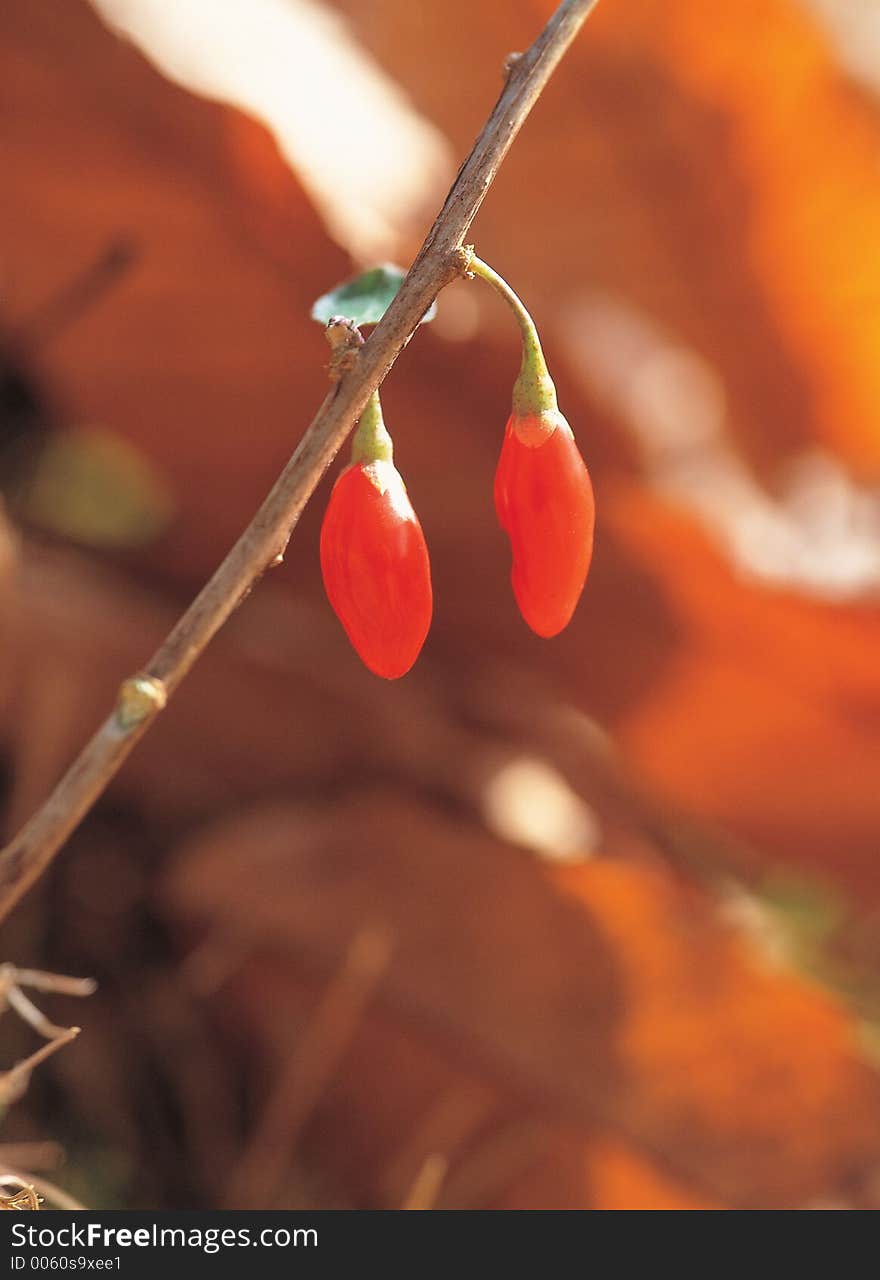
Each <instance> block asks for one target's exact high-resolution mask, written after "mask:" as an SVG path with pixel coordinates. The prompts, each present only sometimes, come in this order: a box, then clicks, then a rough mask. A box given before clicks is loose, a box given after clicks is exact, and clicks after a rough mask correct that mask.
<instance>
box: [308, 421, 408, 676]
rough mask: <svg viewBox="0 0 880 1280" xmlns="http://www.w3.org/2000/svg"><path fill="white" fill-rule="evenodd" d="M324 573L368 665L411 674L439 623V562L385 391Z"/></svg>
mask: <svg viewBox="0 0 880 1280" xmlns="http://www.w3.org/2000/svg"><path fill="white" fill-rule="evenodd" d="M321 572H322V574H323V578H324V588H325V590H326V592H327V598H328V599H329V601H330V603H331V605H332V606H333V609H334V610H335V612H336V616H337V617H338V618H339V621H340V622H341V623H342V625H343V627H344V628H345V632H346V634H347V636H348V638H349V640H350V641H351V643H352V645H353V647H354V649H355V650H356V651H357V653H358V654H359V656H360V658H361V660H362V661H363V663H364V664H365V666H367V667H369V669H370V670H371V671H373V672H374V673H375V674H376V675H378V676H383V677H384V678H385V679H386V680H396V679H397V678H398V677H399V676H402V675H405V674H406V672H407V671H409V669H410V667H411V666H412V665H413V663H414V662H415V660H416V658H417V657H418V656H419V652H420V651H421V648H422V645H423V644H424V642H425V637H426V636H427V634H428V629H429V627H430V625H431V612H432V592H431V567H430V561H429V559H428V548H427V546H426V543H425V536H424V534H423V532H422V527H421V525H420V524H419V521H418V517H417V516H416V513H415V511H414V510H413V508H412V504H411V503H410V500H409V497H408V495H407V492H406V486H405V484H404V483H403V479H402V477H401V475H400V473H399V472H398V470H397V468H396V467H395V466H394V462H393V459H392V450H391V438H390V436H389V435H388V433H387V431H386V430H385V427H384V423H383V422H382V417H381V409H380V408H379V402H378V397H374V398H373V400H371V401H370V404H369V405H368V408H367V410H365V412H364V415H363V416H362V418H361V424H360V427H359V429H358V432H357V434H356V436H355V442H354V447H353V450H352V462H351V464H350V465H349V466H348V467H346V468H345V470H344V471H343V472H342V473H341V475H340V476H339V478H338V480H337V481H336V483H335V485H334V486H333V491H332V493H331V495H330V502H329V504H328V506H327V512H326V514H325V516H324V523H323V525H322V527H321Z"/></svg>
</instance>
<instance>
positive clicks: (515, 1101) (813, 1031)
mask: <svg viewBox="0 0 880 1280" xmlns="http://www.w3.org/2000/svg"><path fill="white" fill-rule="evenodd" d="M551 9H552V5H551V4H550V3H547V2H545V0H516V3H510V2H509V0H508V3H503V4H502V3H501V2H500V0H483V3H481V4H478V5H474V4H473V3H462V2H460V0H443V3H440V0H425V2H423V3H419V4H412V3H410V2H409V0H376V2H371V0H358V2H357V3H354V2H353V0H324V2H319V0H222V2H221V0H178V2H177V3H176V4H173V5H170V4H167V3H163V0H93V2H92V3H88V0H5V3H4V4H2V5H0V114H2V127H0V171H2V174H3V180H2V199H0V416H2V422H0V482H2V486H3V490H4V495H5V505H6V512H7V515H6V519H5V523H4V527H3V530H2V538H0V624H2V633H3V635H2V655H3V657H2V663H0V686H2V687H0V693H2V711H0V732H2V783H3V788H2V798H3V815H4V823H5V827H6V829H7V831H9V832H11V831H12V830H14V829H16V828H17V827H18V826H19V825H20V824H21V822H22V821H23V820H24V819H25V818H26V817H27V816H28V815H29V814H30V813H31V812H32V811H33V810H34V808H35V807H36V806H37V805H38V804H39V803H40V802H41V800H42V799H43V798H44V797H45V795H46V794H47V792H48V790H49V789H50V788H51V785H52V784H53V782H54V781H55V779H56V778H57V777H58V776H59V774H60V772H61V771H62V770H63V768H64V767H65V766H66V765H67V764H68V763H69V761H70V760H71V759H72V758H73V757H74V755H75V754H76V752H77V751H78V749H79V748H80V746H81V745H82V743H83V742H84V741H85V739H86V737H87V736H88V735H89V734H90V733H91V731H92V730H93V728H94V727H95V726H96V725H97V723H98V722H99V720H100V719H101V718H102V717H103V715H104V714H105V713H106V709H107V707H108V706H109V705H110V703H111V701H112V699H113V697H114V695H115V690H116V688H117V686H118V684H119V682H120V680H121V679H122V678H123V677H124V676H126V675H128V674H129V673H131V672H133V671H135V670H136V669H137V668H138V667H139V666H140V665H141V664H142V663H143V662H144V660H145V659H146V658H147V657H148V656H149V654H150V653H151V652H152V651H153V649H154V648H155V646H156V644H157V642H158V641H159V640H160V639H161V637H162V636H163V635H164V633H165V632H166V630H167V629H168V627H169V626H170V624H171V623H172V621H173V620H174V619H175V617H176V616H177V615H178V613H179V612H180V611H181V609H182V608H183V607H184V606H185V604H186V603H187V602H188V601H189V599H191V597H192V595H193V594H194V592H195V591H196V590H197V589H198V587H199V586H200V585H201V583H202V582H203V581H204V579H205V578H206V576H207V575H208V574H209V573H210V572H211V571H212V570H213V568H214V567H215V565H216V564H217V563H218V561H219V559H220V558H221V557H222V555H223V554H224V553H225V551H226V549H227V548H228V546H229V545H230V544H231V543H232V541H233V540H234V538H235V537H236V535H237V534H238V532H239V531H240V529H241V528H242V527H243V526H244V524H245V523H246V522H247V520H248V519H249V518H250V516H251V514H252V513H253V511H254V509H255V507H256V506H257V504H258V502H259V501H260V499H261V498H262V496H263V494H264V492H265V491H266V490H267V488H268V487H269V485H270V484H271V483H272V481H273V479H274V477H275V475H276V474H277V472H278V471H279V469H280V467H281V466H282V465H283V463H284V461H285V460H286V458H287V457H288V455H289V454H290V452H291V450H292V448H293V447H294V446H295V445H296V442H297V440H298V439H299V437H300V436H301V434H302V432H303V430H304V429H305V427H306V425H307V423H308V421H309V420H310V418H311V416H312V414H313V412H314V411H315V409H316V407H317V405H318V404H319V403H320V401H321V399H322V398H323V396H324V394H325V390H326V385H327V383H326V364H327V358H328V351H327V348H326V344H325V342H324V338H323V336H322V333H321V330H320V326H318V325H316V324H315V323H314V322H313V321H311V320H310V319H309V308H310V306H311V303H312V301H313V300H314V299H315V298H316V297H317V296H318V295H319V294H321V293H323V292H324V291H325V290H326V289H328V288H330V287H331V286H333V285H334V284H336V283H337V282H338V281H340V280H342V279H344V278H345V277H346V276H348V275H350V274H352V273H353V272H355V271H357V270H360V269H361V268H362V267H364V266H369V265H372V264H374V263H376V262H381V261H386V260H394V261H397V262H400V263H402V264H404V265H406V264H407V263H408V262H409V261H410V260H411V258H412V256H413V254H414V253H415V251H416V250H417V248H418V246H419V243H420V242H421V239H422V237H423V236H424V234H425V232H426V230H427V228H428V226H429V225H430V222H431V220H432V218H433V216H434V213H435V212H436V210H437V208H438V207H439V205H440V203H441V201H442V199H443V196H444V195H445V192H446V190H447V188H448V186H449V184H450V182H451V180H452V178H453V176H454V173H455V170H456V168H457V166H458V164H459V162H460V160H461V159H462V158H463V156H464V155H465V154H466V153H467V151H468V149H469V147H470V145H471V143H472V141H473V139H474V137H475V135H476V134H477V132H478V131H479V129H480V128H481V126H482V124H483V122H484V120H485V117H486V116H487V114H488V112H489V110H490V108H491V106H492V104H493V103H494V101H495V98H496V96H497V93H498V91H499V89H500V85H501V76H502V66H503V62H504V59H505V57H506V56H507V54H508V53H509V52H511V51H513V50H518V49H522V48H524V47H525V46H526V45H527V44H528V43H530V41H531V40H532V39H533V38H534V36H535V35H536V34H537V32H538V30H539V29H540V27H541V26H542V25H543V23H544V22H545V21H546V19H547V17H548V16H549V13H550V12H551ZM464 33H466V38H464ZM878 66H880V22H878V9H877V6H876V4H874V3H873V2H872V0H742V2H741V3H739V4H737V5H729V6H717V5H706V4H703V3H700V2H699V0H662V3H661V2H660V0H643V2H642V3H641V4H638V5H632V4H627V3H624V2H623V0H603V2H602V4H600V6H599V7H598V9H597V11H596V13H595V15H594V16H593V17H592V18H591V19H590V21H589V22H588V23H587V25H586V27H585V29H584V31H583V32H582V34H581V36H580V37H579V39H578V41H577V43H576V44H575V46H574V47H573V49H572V50H571V52H570V53H569V55H568V57H567V58H566V60H565V62H564V63H563V65H562V66H561V68H560V69H559V71H558V72H557V74H556V76H555V78H554V79H553V81H552V83H551V85H550V87H549V88H548V90H547V91H546V93H545V94H544V96H543V97H542V99H541V101H540V102H539V104H538V105H537V107H536V108H535V110H534V113H533V115H532V116H531V118H530V119H529V121H528V123H527V124H526V126H525V128H524V130H523V132H522V134H521V135H520V137H519V139H518V140H517V142H516V144H515V146H514V148H513V150H512V152H511V154H510V156H509V158H508V160H507V161H506V162H505V165H504V167H503V169H502V171H501V173H500V175H499V177H498V180H497V181H496V183H495V185H494V187H493V188H492V190H491V192H490V193H489V196H488V198H487V200H486V202H485V205H484V207H483V209H482V211H481V213H480V214H479V216H478V219H477V221H476V223H475V225H474V229H473V233H472V238H473V240H474V241H475V243H476V245H477V247H478V250H479V252H480V254H481V256H483V257H484V258H487V259H488V260H489V261H490V262H491V263H492V264H493V265H494V266H495V267H496V268H497V269H498V270H499V271H501V272H502V273H503V274H504V275H505V276H506V277H507V278H508V279H509V280H510V281H511V283H512V284H513V285H514V287H515V288H516V289H517V290H518V291H519V292H520V294H521V295H522V296H523V298H524V299H525V300H526V302H527V304H528V305H529V306H530V308H531V310H532V312H533V314H534V316H535V318H536V320H537V322H538V324H539V327H540V329H541V332H542V334H543V336H544V339H545V346H546V350H547V354H548V358H549V361H550V365H551V369H552V371H553V372H554V375H555V377H556V381H557V386H558V389H559V393H560V401H561V405H562V408H563V410H564V412H565V413H566V415H567V417H568V418H569V420H570V421H571V423H572V424H573V426H574V429H575V433H576V435H577V437H578V440H579V443H580V445H581V448H582V451H583V453H584V455H585V457H586V458H587V461H588V463H589V465H590V467H591V470H592V472H593V476H594V480H595V485H596V494H597V508H598V526H597V544H596V555H595V561H594V567H593V570H592V573H591V577H590V580H589V582H588V585H587V589H586V592H585V594H584V597H583V600H582V603H581V606H580V608H579V611H578V613H577V615H576V617H575V619H574V622H573V623H572V625H571V626H570V627H569V628H568V630H567V631H566V632H565V633H564V634H563V635H562V636H561V637H559V638H558V639H557V640H554V641H552V642H545V641H541V640H539V639H538V638H536V637H535V636H533V635H532V634H531V633H530V632H529V631H528V630H527V629H526V627H525V625H524V624H523V623H522V621H521V619H520V617H519V614H518V613H517V611H516V608H515V605H514V602H513V597H512V594H511V592H510V590H509V585H508V551H507V545H506V541H505V539H504V536H503V534H502V533H501V531H500V530H499V528H498V527H497V524H496V521H495V517H494V512H493V509H492V502H491V486H492V476H493V471H494V465H495V461H496V457H497V454H498V451H499V448H500V443H501V435H502V431H503V427H504V423H505V420H506V417H507V413H508V408H509V395H510V387H511V383H512V379H513V377H514V375H515V372H516V369H517V365H518V358H519V357H518V346H517V337H516V332H515V329H514V326H513V325H512V323H511V321H510V318H509V316H508V315H507V313H506V312H505V309H504V308H503V306H502V305H501V304H499V302H498V301H497V299H496V298H495V297H494V296H493V295H492V294H491V292H490V291H489V290H486V289H485V288H483V287H481V286H480V285H479V284H466V283H464V282H462V283H458V284H456V285H454V286H452V287H450V288H449V289H448V290H446V291H445V292H444V294H443V296H442V298H441V300H440V308H439V315H438V318H437V320H436V321H435V323H434V324H432V325H430V326H426V327H425V328H423V329H421V330H420V331H419V332H418V333H417V335H416V337H415V339H414V340H413V342H412V343H411V345H410V346H409V347H408V348H407V350H406V352H405V354H404V356H403V358H402V359H401V360H400V361H399V364H398V365H397V366H396V367H395V368H394V370H393V371H392V373H391V375H390V377H389V378H388V381H387V383H386V384H385V389H384V392H383V399H384V404H385V416H386V420H387V422H388V425H389V427H390V429H391V431H392V433H393V434H394V438H395V445H396V458H397V461H398V464H399V466H400V468H401V470H402V471H403V473H404V475H405V478H406V481H407V484H408V487H409V491H410V495H411V497H412V499H413V502H414V504H415V506H416V509H417V510H418V512H419V514H420V517H421V520H422V523H423V526H424V529H425V533H426V536H427V538H428V542H429V545H430V548H431V554H432V563H433V572H434V581H435V619H434V625H433V628H432V631H431V634H430V637H429V639H428V642H427V644H426V647H425V650H424V652H423V655H422V657H421V659H420V661H419V663H418V664H417V666H416V668H415V669H414V671H413V672H412V674H411V675H409V676H408V677H407V678H405V679H404V680H402V681H400V682H398V683H394V684H386V683H385V682H382V681H379V680H377V679H376V678H374V677H372V676H371V675H370V674H369V673H368V672H366V671H365V670H364V669H363V668H362V667H361V666H360V664H359V662H358V660H357V658H356V657H355V655H354V653H353V652H352V651H351V650H350V648H349V646H348V644H347V641H346V639H345V637H344V635H343V633H342V631H341V628H340V627H339V625H338V623H337V621H336V619H335V617H334V616H333V614H332V612H331V610H330V608H329V606H328V604H327V603H326V601H325V599H324V596H323V591H322V587H321V582H320V573H319V568H318V531H319V528H320V521H321V517H322V512H323V508H324V505H325V503H326V499H327V496H328V492H329V486H330V483H331V480H332V475H333V474H335V473H336V470H337V469H338V466H339V464H338V463H337V464H336V466H335V467H334V468H333V471H332V473H331V476H330V477H328V478H325V481H324V482H323V484H322V486H321V488H320V489H319V491H318V493H317V494H316V497H315V499H314V501H313V502H312V504H311V505H310V506H309V508H308V510H307V512H306V515H305V516H304V518H303V520H302V522H301V524H300V525H299V527H298V528H297V530H296V532H295V535H294V537H293V540H292V542H291V545H290V548H289V551H288V555H287V559H286V562H285V564H284V566H283V568H281V569H280V570H278V571H277V572H275V573H273V574H272V575H270V578H269V579H267V580H265V581H264V582H263V583H262V584H261V585H260V586H259V588H258V589H257V590H256V591H255V592H254V594H253V595H252V597H251V598H250V599H249V600H248V602H247V604H246V606H245V607H244V608H243V609H242V610H241V611H240V612H239V613H238V614H237V615H236V616H235V617H234V618H233V619H232V621H231V622H230V623H229V625H228V626H227V627H226V629H225V630H224V631H223V632H222V633H221V635H220V637H219V638H218V639H217V641H215V643H214V644H213V645H212V647H211V649H210V651H209V652H208V653H207V654H206V655H205V657H204V658H203V660H202V661H201V662H200V663H199V665H198V666H197V668H196V670H195V671H194V673H193V674H192V675H191V676H190V678H189V679H188V681H187V683H186V684H185V686H184V687H183V688H182V689H181V691H180V693H179V694H178V696H177V697H176V698H175V699H174V702H173V705H172V706H171V707H170V708H169V709H168V711H167V712H166V713H165V714H164V715H163V716H162V718H161V722H160V723H158V724H157V725H156V726H155V728H154V729H153V730H152V731H151V733H150V734H149V735H148V736H147V738H146V739H145V740H144V742H143V743H142V744H141V746H140V747H139V748H138V749H137V751H136V752H135V754H134V755H133V757H132V758H131V759H130V761H129V762H128V764H127V765H126V767H125V769H124V771H123V773H122V774H121V776H120V777H119V779H118V780H117V781H116V782H115V783H114V785H113V786H112V788H111V790H110V791H109V793H108V795H107V796H106V797H105V798H104V799H103V800H102V801H101V803H100V804H99V805H98V806H97V808H96V809H95V811H94V812H93V813H92V814H91V816H90V817H89V818H88V819H87V821H86V822H85V823H84V824H83V826H82V828H81V829H80V830H79V831H78V833H77V834H76V836H75V837H74V838H73V839H72V840H71V841H70V843H69V845H68V846H67V847H66V849H65V850H64V851H63V852H62V854H61V855H60V856H59V858H58V860H57V861H56V862H55V864H54V865H53V867H52V869H51V872H50V873H49V874H48V875H47V876H46V877H45V878H44V880H43V881H42V882H41V883H40V884H39V885H38V886H37V888H36V889H35V890H33V891H32V892H31V893H30V894H29V896H28V897H27V898H26V899H25V901H24V902H23V904H22V905H21V906H20V907H19V908H18V909H17V911H16V912H15V914H14V915H13V917H12V918H11V919H10V921H9V922H8V923H7V924H6V926H5V929H4V940H3V947H2V956H0V959H2V960H8V961H13V962H14V963H16V964H18V965H29V966H34V967H39V968H42V969H51V970H53V971H57V972H60V973H67V974H76V975H81V976H90V977H94V978H95V979H97V981H98V984H99V987H98V991H97V993H96V994H94V995H92V996H90V997H89V998H88V999H87V1000H82V1001H76V1000H74V999H73V998H71V997H66V996H62V995H58V994H55V995H48V996H40V997H38V999H37V1002H38V1003H39V1004H40V1005H41V1007H42V1008H43V1009H44V1011H45V1012H46V1013H47V1014H48V1015H49V1016H50V1017H51V1018H52V1020H53V1021H54V1022H56V1023H59V1022H60V1023H62V1024H65V1025H66V1024H69V1023H76V1024H78V1025H81V1026H82V1028H83V1032H82V1034H81V1036H80V1037H79V1039H78V1041H77V1042H76V1044H74V1045H71V1046H69V1047H66V1048H64V1049H63V1051H61V1052H59V1053H58V1054H57V1055H55V1056H54V1057H53V1058H52V1060H51V1061H49V1062H46V1063H45V1064H44V1065H43V1066H41V1067H40V1068H39V1070H37V1071H36V1072H35V1073H34V1075H33V1078H32V1080H31V1083H30V1087H29V1089H28V1091H27V1093H26V1094H25V1095H24V1096H23V1097H22V1098H21V1099H20V1100H19V1101H18V1102H16V1103H15V1105H13V1106H11V1107H10V1108H9V1110H8V1111H7V1113H6V1115H5V1117H4V1119H3V1129H2V1132H0V1163H2V1164H3V1165H5V1166H11V1167H13V1168H16V1169H19V1170H26V1171H28V1172H31V1173H34V1174H37V1175H39V1176H41V1177H44V1178H48V1179H49V1180H50V1181H53V1182H55V1183H57V1184H58V1185H59V1186H60V1187H61V1188H63V1189H64V1190H65V1191H66V1192H67V1193H69V1194H71V1195H73V1196H75V1197H77V1198H79V1199H81V1200H82V1201H83V1202H85V1203H86V1204H88V1205H89V1206H90V1207H96V1208H123V1207H139V1208H178V1209H179V1208H199V1207H212V1206H217V1207H231V1206H234V1207H260V1208H275V1207H289V1208H336V1207H342V1208H403V1207H407V1208H432V1207H436V1208H456V1209H457V1208H464V1209H558V1208H564V1209H705V1208H715V1209H719V1208H720V1209H725V1208H763V1209H771V1208H803V1209H825V1208H840V1209H847V1208H878V1207H880V1075H878V1068H880V865H878V854H880V848H878V843H880V842H878V833H880V660H878V641H880V609H878V583H880V487H878V480H880V429H878V421H877V420H878V414H880V360H878V350H880V97H878V92H880V75H878V71H877V68H878ZM0 1026H2V1030H3V1033H4V1034H3V1050H2V1063H0V1065H2V1066H3V1067H9V1066H11V1064H12V1063H13V1062H15V1061H16V1060H18V1059H20V1058H23V1057H24V1056H25V1055H26V1054H28V1053H31V1052H32V1051H33V1050H34V1049H35V1048H36V1047H38V1045H39V1043H40V1040H39V1037H38V1036H37V1035H36V1034H35V1032H34V1030H33V1029H32V1028H31V1027H29V1026H27V1025H25V1024H24V1023H22V1022H21V1021H20V1020H19V1019H18V1018H16V1017H15V1014H14V1012H12V1011H7V1012H6V1015H5V1017H4V1018H3V1019H2V1024H0Z"/></svg>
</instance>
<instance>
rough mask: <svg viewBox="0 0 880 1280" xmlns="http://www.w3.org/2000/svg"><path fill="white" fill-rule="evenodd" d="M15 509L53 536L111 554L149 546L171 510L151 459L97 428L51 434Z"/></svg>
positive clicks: (162, 483)
mask: <svg viewBox="0 0 880 1280" xmlns="http://www.w3.org/2000/svg"><path fill="white" fill-rule="evenodd" d="M15 505H16V507H17V509H18V512H19V514H20V515H22V516H23V517H24V518H25V519H27V520H30V521H31V522H32V523H34V524H37V525H39V526H41V527H42V528H44V529H48V530H49V531H50V532H52V533H55V534H59V535H60V536H61V537H64V538H70V539H72V540H73V541H75V542H80V543H83V544H84V545H86V546H90V547H100V548H110V549H127V548H133V547H141V546H144V545H146V544H148V543H150V542H152V541H153V540H154V539H155V538H156V537H158V535H159V534H160V533H162V532H163V531H164V530H165V528H166V527H167V525H168V522H169V520H170V518H171V515H172V509H173V503H172V501H171V496H170V493H169V491H168V489H167V486H166V485H165V483H164V481H163V480H162V478H161V477H160V476H159V475H158V474H157V473H156V471H155V470H154V469H153V467H152V465H151V464H150V462H149V460H148V459H147V458H145V457H144V456H143V454H142V453H141V452H140V451H139V450H138V449H136V448H135V447H134V445H131V444H129V443H128V441H126V440H123V439H121V438H120V437H119V436H115V435H113V434H112V433H111V432H109V431H103V430H99V429H97V428H80V429H77V430H73V431H59V432H57V433H55V434H54V435H51V436H50V437H49V438H48V440H47V441H46V443H45V445H44V446H43V448H42V449H41V451H40V455H39V457H38V459H37V463H36V470H35V472H34V475H33V477H32V479H31V482H30V484H29V485H28V486H27V487H26V489H25V491H24V492H23V493H21V494H20V495H19V497H18V499H17V501H16V504H15Z"/></svg>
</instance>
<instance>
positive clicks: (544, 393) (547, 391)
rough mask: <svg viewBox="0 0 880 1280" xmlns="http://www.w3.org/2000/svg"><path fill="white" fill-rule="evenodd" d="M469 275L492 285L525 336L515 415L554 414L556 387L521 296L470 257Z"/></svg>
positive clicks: (515, 393) (479, 259)
mask: <svg viewBox="0 0 880 1280" xmlns="http://www.w3.org/2000/svg"><path fill="white" fill-rule="evenodd" d="M467 274H468V275H473V276H479V278H480V279H481V280H485V281H486V283H487V284H490V285H491V286H492V288H493V289H495V291H496V292H497V293H500V294H501V296H502V298H503V299H504V301H505V302H506V303H507V305H508V306H509V307H510V309H511V311H512V312H513V314H514V316H515V318H516V322H517V324H518V325H519V329H520V334H521V336H522V363H521V364H520V369H519V374H518V376H517V379H516V382H515V383H514V384H513V412H514V414H515V415H516V416H517V417H523V418H527V417H540V416H541V415H542V414H545V413H548V412H555V411H557V410H558V408H559V405H558V404H557V400H556V387H555V386H554V385H553V379H552V378H551V377H550V372H549V370H548V368H547V361H546V360H545V359H544V352H543V350H542V349H541V340H540V338H539V337H538V330H537V329H536V327H535V322H534V320H533V319H532V317H531V316H530V315H529V313H528V311H527V310H526V308H525V307H524V306H523V304H522V302H521V300H520V299H519V297H518V296H517V295H516V294H515V293H514V291H513V290H512V289H511V287H510V285H509V284H508V283H507V281H506V280H504V279H502V277H501V276H500V275H499V274H498V272H497V271H493V270H492V268H491V267H490V266H489V265H488V263H485V262H483V261H482V259H481V258H478V257H477V256H476V254H471V256H470V258H469V260H468V264H467Z"/></svg>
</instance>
